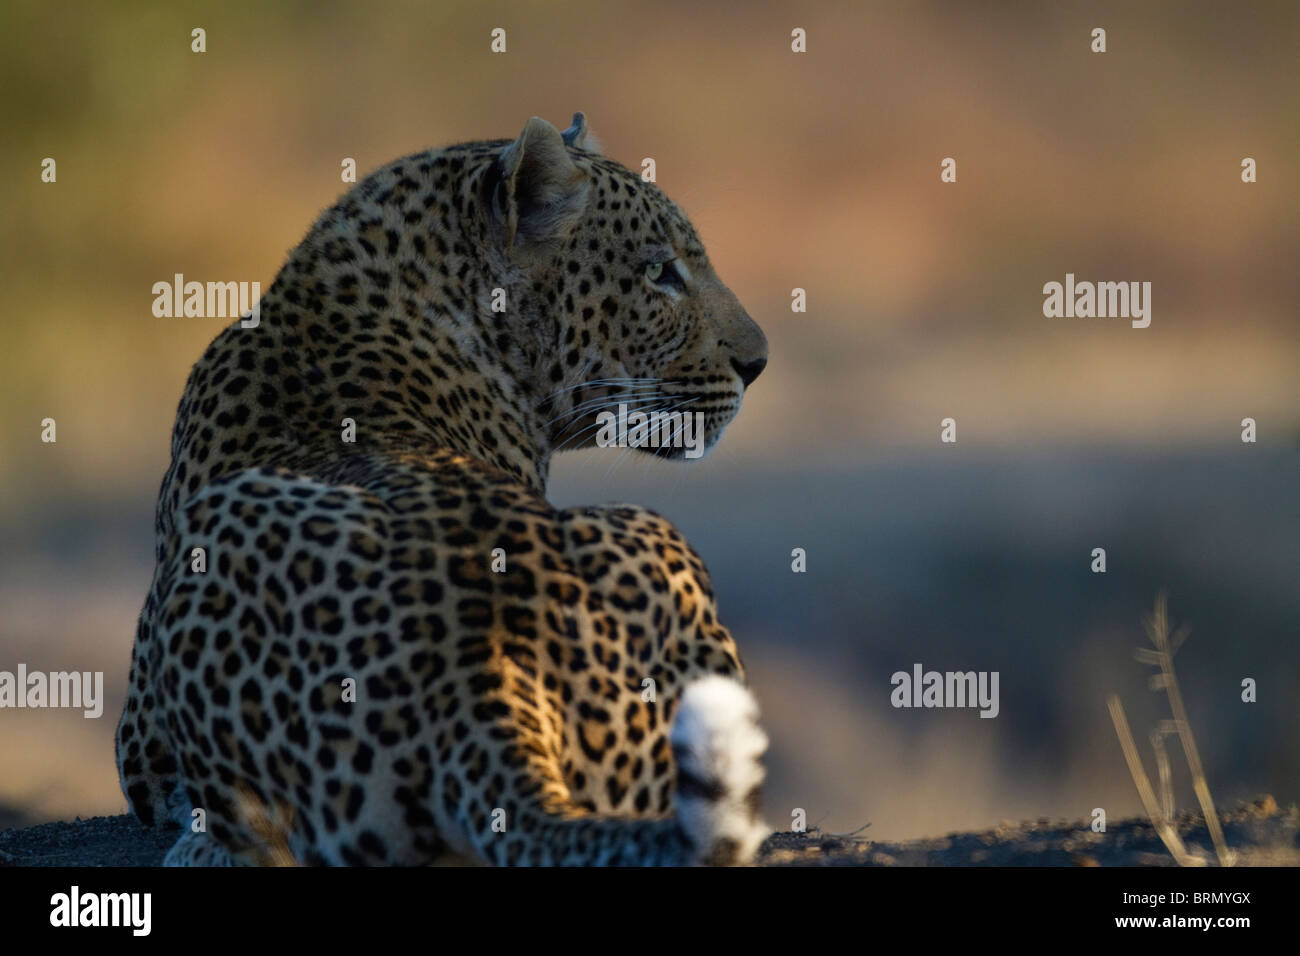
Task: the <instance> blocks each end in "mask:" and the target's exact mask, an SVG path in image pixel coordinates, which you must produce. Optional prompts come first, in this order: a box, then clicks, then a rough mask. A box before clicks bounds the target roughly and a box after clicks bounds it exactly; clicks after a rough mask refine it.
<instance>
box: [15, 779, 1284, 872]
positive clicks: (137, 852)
mask: <svg viewBox="0 0 1300 956" xmlns="http://www.w3.org/2000/svg"><path fill="white" fill-rule="evenodd" d="M1176 819H1177V826H1178V832H1179V835H1180V836H1181V837H1182V839H1183V841H1184V843H1186V844H1187V847H1188V849H1189V850H1190V851H1191V852H1192V853H1193V854H1197V855H1200V856H1202V857H1203V858H1205V859H1206V860H1207V861H1210V862H1211V864H1213V862H1214V860H1215V857H1214V850H1213V846H1212V843H1211V840H1210V836H1209V832H1208V831H1207V829H1206V827H1205V821H1204V818H1203V817H1202V816H1201V814H1200V813H1199V812H1198V811H1193V810H1187V811H1182V812H1180V813H1179V814H1178V816H1177V818H1176ZM1220 819H1221V821H1222V823H1223V831H1224V835H1225V838H1226V840H1227V843H1228V846H1229V847H1230V848H1231V849H1233V850H1234V851H1235V852H1236V853H1237V854H1238V859H1237V863H1238V865H1246V866H1269V865H1289V866H1294V865H1297V864H1300V810H1298V809H1297V808H1296V807H1295V806H1294V805H1292V806H1290V807H1287V808H1285V809H1282V808H1279V807H1278V805H1277V803H1276V801H1274V800H1273V798H1272V797H1267V796H1266V797H1261V798H1260V799H1258V800H1256V801H1254V802H1252V803H1248V804H1242V805H1240V806H1238V807H1236V808H1234V809H1232V810H1228V811H1226V812H1222V811H1221V812H1220ZM866 832H867V831H864V832H863V833H862V834H858V835H855V836H837V835H835V834H830V833H823V832H820V831H816V830H813V831H809V832H808V833H774V834H773V835H772V836H771V838H770V839H769V840H768V841H767V843H765V844H764V845H763V849H762V852H761V855H760V859H759V863H760V865H764V866H1173V865H1174V861H1173V859H1172V858H1171V857H1170V855H1169V853H1168V852H1167V851H1166V850H1165V848H1164V845H1163V844H1162V843H1161V842H1160V838H1159V837H1158V836H1157V835H1156V833H1155V830H1154V828H1153V827H1152V826H1151V825H1150V823H1149V822H1147V821H1146V820H1145V819H1139V820H1125V821H1121V822H1118V823H1113V824H1111V825H1110V826H1108V827H1107V829H1106V832H1105V833H1094V832H1093V831H1092V829H1091V828H1090V826H1089V825H1088V823H1087V822H1075V823H1069V822H1066V821H1052V820H1038V821H1035V822H1019V823H1006V824H1003V825H1001V826H998V827H996V828H994V829H992V830H985V831H982V832H972V833H953V834H949V835H948V836H944V837H937V838H933V839H927V840H914V841H910V842H907V843H877V842H875V841H873V840H871V839H870V838H869V837H867V836H866V835H865V833H866ZM175 838H176V831H175V830H161V831H160V830H146V829H145V828H144V827H142V826H140V824H139V823H137V822H136V821H135V819H134V818H133V817H129V816H119V817H93V818H91V819H88V820H82V819H77V820H74V821H72V822H70V823H44V824H40V825H37V826H32V827H25V828H20V827H14V828H11V829H8V830H4V831H0V866H157V865H158V864H159V863H161V862H162V858H163V854H164V853H166V852H167V848H168V847H169V846H170V845H171V843H172V842H173V841H174V840H175Z"/></svg>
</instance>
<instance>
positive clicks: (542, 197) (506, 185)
mask: <svg viewBox="0 0 1300 956" xmlns="http://www.w3.org/2000/svg"><path fill="white" fill-rule="evenodd" d="M497 163H498V166H499V169H500V174H501V183H500V186H499V187H498V188H499V190H500V196H499V199H498V201H497V202H496V203H495V205H496V206H497V209H498V213H499V215H500V216H501V219H502V225H503V227H504V230H505V237H506V248H507V249H508V248H510V247H511V246H514V245H517V244H518V243H520V242H523V241H528V242H540V241H545V240H548V239H557V238H562V237H563V236H565V235H567V234H568V232H569V230H570V229H572V228H573V227H574V225H575V224H576V223H577V222H578V220H579V219H580V218H581V217H582V213H583V211H584V210H585V209H586V208H587V194H588V192H589V191H590V188H591V187H590V183H589V181H588V179H587V175H586V173H584V172H583V171H582V170H580V169H579V168H578V167H577V166H576V165H575V164H574V162H573V159H572V158H571V157H570V156H569V151H568V150H567V149H566V148H565V145H564V139H563V138H562V137H561V136H560V131H559V130H557V129H556V128H555V127H554V126H552V125H551V124H550V123H548V122H546V120H544V119H540V118H538V117H536V116H534V117H533V118H532V119H530V120H529V121H528V122H527V123H526V124H525V125H524V131H523V132H522V133H520V134H519V138H518V139H517V140H515V141H514V142H513V143H511V144H510V145H509V146H507V147H506V148H505V149H503V150H502V151H501V155H500V157H498V159H497Z"/></svg>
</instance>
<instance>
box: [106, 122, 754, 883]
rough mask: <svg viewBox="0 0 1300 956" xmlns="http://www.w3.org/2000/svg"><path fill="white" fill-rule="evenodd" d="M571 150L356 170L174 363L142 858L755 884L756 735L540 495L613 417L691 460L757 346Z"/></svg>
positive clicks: (667, 225)
mask: <svg viewBox="0 0 1300 956" xmlns="http://www.w3.org/2000/svg"><path fill="white" fill-rule="evenodd" d="M588 132H589V130H588V124H587V120H586V116H585V114H583V113H576V114H575V115H574V116H573V120H572V122H571V124H570V125H569V126H568V128H566V129H565V130H564V131H563V132H561V131H560V130H559V129H558V128H557V127H556V126H554V125H552V124H551V123H549V122H547V121H546V120H544V119H541V118H539V117H532V118H531V119H529V120H528V121H527V122H526V124H525V125H524V128H523V131H522V133H521V134H520V135H519V136H518V137H517V138H515V139H513V140H512V139H501V140H482V141H473V142H465V143H460V144H456V145H451V146H446V147H442V148H437V149H432V150H428V151H425V152H421V153H417V154H414V155H410V156H407V157H404V158H402V159H398V160H396V161H394V162H391V163H389V164H388V165H386V166H383V167H382V168H380V169H378V170H376V171H375V172H373V173H370V174H368V175H366V176H364V177H363V178H362V179H361V180H360V181H359V182H357V183H355V184H354V185H352V186H351V187H350V188H349V189H348V191H347V192H346V193H345V194H344V195H343V196H342V197H341V198H340V199H339V200H338V201H337V202H336V203H335V204H334V205H333V206H331V207H330V208H328V209H327V210H326V211H325V212H324V213H322V214H321V215H320V217H319V218H318V219H317V221H316V222H315V224H314V225H313V226H312V227H311V229H310V231H309V232H308V234H307V235H306V237H305V238H304V239H303V240H302V242H301V243H300V244H299V245H298V246H297V247H296V248H294V249H293V250H292V251H291V252H290V253H289V255H288V257H287V259H286V261H285V264H284V265H283V266H282V267H281V269H280V270H279V272H278V274H277V275H276V277H275V279H274V281H273V282H272V283H271V284H270V285H269V287H268V288H267V290H266V292H265V293H264V294H263V295H262V296H261V297H260V299H259V301H258V302H257V306H256V308H255V309H253V310H250V311H249V312H248V313H247V314H246V315H244V316H241V317H240V318H239V319H238V320H237V321H233V322H231V323H230V324H229V325H228V326H226V327H225V328H224V329H223V330H222V331H221V332H220V333H218V334H217V336H216V337H215V339H214V340H213V341H212V342H211V343H210V344H209V345H208V347H207V348H206V350H205V351H204V352H203V353H202V355H201V357H200V358H199V359H198V361H197V362H196V363H195V365H194V366H193V368H192V370H191V372H190V374H189V377H188V380H187V382H186V384H185V386H184V390H183V393H182V396H181V399H180V402H179V405H178V407H177V412H176V419H175V425H174V428H173V431H172V438H171V461H170V464H169V466H168V468H167V470H166V473H165V475H164V477H163V480H162V484H161V487H160V490H159V494H158V500H157V509H156V515H155V541H156V547H155V558H156V564H155V570H154V575H153V579H152V582H151V585H150V589H149V591H148V594H147V597H146V599H145V602H144V605H143V608H142V610H141V613H140V616H139V621H138V625H137V629H136V635H135V641H134V646H133V649H132V653H131V662H130V673H129V683H128V689H127V694H126V700H125V704H124V707H123V712H122V716H121V719H120V722H119V724H118V729H117V733H116V738H115V751H116V758H117V765H118V771H119V778H120V783H121V787H122V792H123V794H124V796H125V797H126V800H127V803H128V806H129V809H130V811H131V813H133V814H134V816H135V817H136V818H138V820H139V821H140V822H141V823H142V824H144V825H145V826H147V827H153V828H174V829H179V830H180V831H181V832H180V833H179V835H178V838H177V840H176V843H175V844H174V845H173V846H172V848H171V849H170V850H169V851H168V852H167V855H166V857H165V859H164V861H163V863H164V865H168V866H199V865H212V866H270V865H281V864H285V865H309V866H323V865H329V866H381V865H389V866H422V865H439V864H442V863H445V862H449V861H450V862H458V863H467V864H477V865H545V866H552V865H575V866H604V865H613V866H658V865H671V866H696V865H734V864H747V863H751V862H753V861H754V860H755V857H756V854H757V853H758V850H759V847H760V845H761V844H762V842H763V841H764V839H765V838H766V836H768V835H769V834H770V831H769V830H768V829H767V828H766V827H765V826H764V825H763V824H762V820H761V809H760V792H761V785H762V782H763V779H764V769H763V762H762V757H763V754H764V752H765V751H766V748H767V745H768V738H767V736H766V734H765V732H764V731H763V729H762V727H761V725H760V722H759V713H758V706H757V702H756V700H755V698H754V695H753V693H752V691H751V690H750V689H749V687H748V685H747V681H746V676H745V671H744V668H743V665H742V662H741V658H740V655H739V652H738V650H737V647H736V643H735V641H734V640H733V638H732V636H731V633H730V632H729V631H728V630H727V628H726V627H725V626H724V625H723V624H722V622H721V620H720V619H719V614H718V609H717V602H716V598H715V594H714V590H713V585H712V583H711V580H710V577H709V574H708V571H707V570H706V568H705V565H704V563H703V561H702V559H701V558H700V556H699V554H698V553H697V552H696V551H695V550H694V549H693V548H692V547H691V545H690V544H689V543H688V542H687V541H686V539H685V537H684V536H683V535H682V533H681V532H680V531H679V530H678V529H677V528H675V527H674V526H673V525H672V524H671V523H670V522H669V521H668V520H667V519H666V518H664V517H663V516H661V515H660V514H658V513H657V512H654V511H652V510H649V509H647V508H643V507H640V506H636V505H628V504H611V505H605V506H599V507H587V506H583V507H570V508H564V509H560V508H556V507H553V506H552V505H551V504H550V503H549V502H548V500H547V497H546V495H547V482H548V475H549V467H550V462H551V459H552V456H553V455H554V454H556V453H557V452H560V451H564V450H568V449H571V448H591V447H595V446H597V445H599V444H600V442H599V441H598V437H599V431H598V426H599V425H600V423H601V422H602V421H608V417H607V416H608V415H610V414H612V413H611V411H610V409H612V408H613V407H615V406H616V405H621V406H623V407H624V408H631V409H635V410H639V411H642V412H647V413H648V412H665V413H667V410H668V409H684V410H685V411H686V412H688V413H689V414H687V415H686V416H685V418H684V419H683V423H685V422H688V421H692V420H693V421H694V422H696V423H697V424H698V430H699V438H700V441H701V443H702V445H703V448H704V450H706V451H707V450H708V449H711V448H713V447H714V446H715V445H716V444H717V442H718V440H719V439H720V438H721V436H722V434H723V431H724V429H725V428H726V427H727V425H728V424H729V423H730V422H731V421H732V420H733V419H734V417H735V416H736V414H737V413H738V411H739V408H740V404H741V401H742V398H743V397H744V395H745V393H746V391H747V390H748V389H749V387H750V386H751V385H752V384H753V383H754V381H755V379H756V378H757V377H758V375H759V373H760V372H761V371H762V370H763V369H764V367H765V366H766V364H767V357H768V346H767V339H766V337H765V336H764V333H763V332H762V330H761V329H760V328H759V326H758V324H757V323H756V322H755V321H754V320H753V319H752V318H751V317H750V316H749V314H748V313H747V312H746V311H745V309H744V307H743V306H742V305H741V304H740V301H739V300H738V299H737V297H736V296H735V294H734V293H733V292H732V291H731V290H730V289H729V288H728V287H727V286H726V285H724V284H723V283H722V281H721V280H720V279H719V278H718V276H717V274H716V272H715V271H714V269H713V267H712V265H711V264H710V262H709V259H708V256H707V254H706V250H705V247H704V245H703V243H702V241H701V239H700V238H699V235H698V234H697V232H696V230H695V229H694V227H693V226H692V225H691V223H690V221H689V220H688V219H687V217H686V215H685V214H684V213H683V212H682V211H681V210H680V209H679V208H678V206H677V205H676V204H675V203H674V202H673V201H672V200H671V199H669V198H668V196H667V195H666V194H665V193H664V192H663V191H662V190H661V189H660V188H659V186H658V185H657V184H656V183H655V182H654V181H653V178H652V177H650V178H648V177H647V176H645V175H644V174H641V173H637V172H634V171H632V170H630V169H628V168H627V167H625V166H623V165H621V164H620V163H618V162H616V161H614V160H612V159H610V158H607V157H606V156H605V155H603V151H602V150H601V149H600V148H599V147H598V146H597V145H596V143H595V140H594V137H589V135H588ZM602 416H606V417H604V418H602ZM683 427H684V426H683ZM678 437H680V436H678ZM631 447H634V448H638V449H639V451H640V452H642V453H646V454H651V455H653V456H655V457H659V458H663V459H670V460H682V459H684V458H686V457H689V455H688V451H687V449H686V447H685V445H684V443H682V442H680V441H660V442H659V444H658V445H656V446H654V447H649V446H648V445H644V444H641V445H638V444H633V445H632V446H631Z"/></svg>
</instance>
